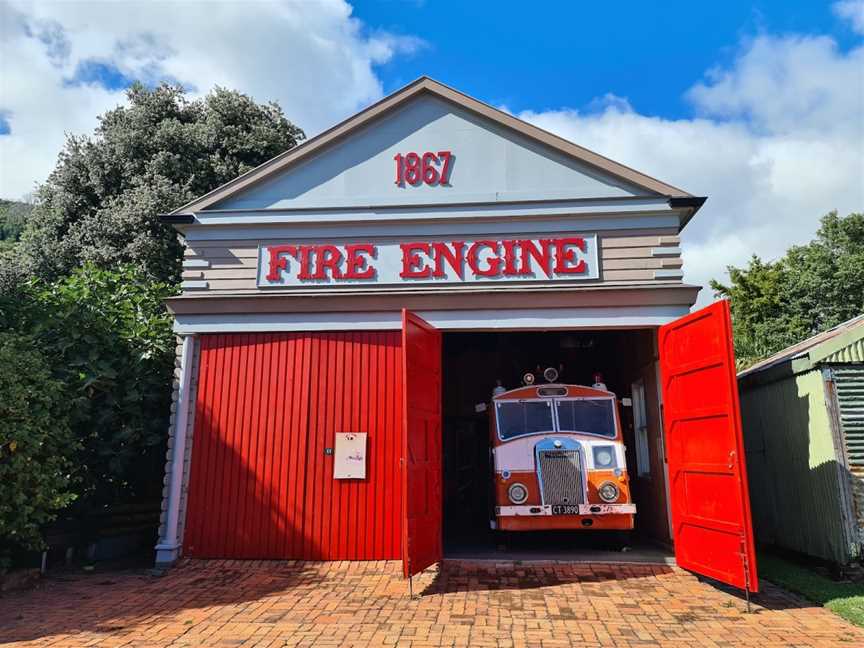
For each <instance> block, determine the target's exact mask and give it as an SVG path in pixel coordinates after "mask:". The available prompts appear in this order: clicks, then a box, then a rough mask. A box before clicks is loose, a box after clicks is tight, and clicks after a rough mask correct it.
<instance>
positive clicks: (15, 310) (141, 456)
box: [0, 265, 175, 506]
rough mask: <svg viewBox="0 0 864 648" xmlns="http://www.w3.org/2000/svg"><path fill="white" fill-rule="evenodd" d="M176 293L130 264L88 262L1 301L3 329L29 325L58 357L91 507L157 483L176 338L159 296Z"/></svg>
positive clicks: (78, 469)
mask: <svg viewBox="0 0 864 648" xmlns="http://www.w3.org/2000/svg"><path fill="white" fill-rule="evenodd" d="M173 292H174V288H173V287H171V286H169V285H167V284H164V283H157V282H153V281H152V280H150V279H149V278H147V277H144V276H142V273H141V272H140V271H139V270H137V269H136V268H134V267H132V266H121V267H120V268H119V269H118V270H103V269H99V268H96V267H95V266H93V265H87V266H85V267H83V268H80V269H78V270H76V271H74V272H73V273H72V274H71V275H70V276H68V277H65V278H62V279H60V280H57V281H55V282H45V281H41V280H33V281H30V282H29V283H27V284H25V285H24V286H22V287H21V288H20V289H19V291H18V292H17V294H15V295H14V296H12V297H9V296H7V298H5V299H0V326H2V327H3V328H8V329H13V330H27V331H29V332H30V334H31V335H32V337H33V338H34V339H35V340H36V341H37V342H38V344H39V346H40V348H42V349H44V351H45V353H46V355H47V356H48V357H49V358H50V359H51V368H52V370H51V373H52V374H53V376H52V379H53V380H56V381H58V384H59V385H60V386H61V387H62V391H63V395H64V396H63V398H64V400H65V401H66V402H67V403H68V405H69V407H70V408H71V412H70V417H69V425H70V427H71V429H72V431H73V433H74V437H75V438H76V439H77V440H78V442H79V447H78V449H77V451H76V453H75V454H74V463H75V476H76V480H77V482H78V487H77V492H78V494H79V495H80V496H81V498H82V499H83V500H84V501H85V503H86V504H87V505H88V506H97V505H101V504H105V503H108V502H111V501H115V500H117V499H119V498H129V497H134V496H136V495H138V494H140V493H141V492H142V490H145V489H147V488H148V486H149V487H151V488H152V485H153V484H154V483H155V484H157V485H158V484H159V478H158V474H152V473H149V474H148V473H147V472H146V469H147V468H150V469H153V468H154V467H156V468H157V469H158V468H161V466H160V464H159V462H158V461H156V462H154V461H153V459H154V458H159V457H160V456H164V455H163V448H164V439H165V430H166V429H167V425H168V416H169V405H170V396H171V393H170V383H171V375H172V371H173V366H174V344H175V342H174V337H173V334H172V332H171V318H170V316H169V315H168V313H167V312H166V311H165V308H164V306H163V304H162V300H163V299H164V298H165V297H168V296H170V295H171V294H173ZM16 379H20V380H22V381H23V380H27V379H26V378H24V377H18V378H16V377H15V376H11V377H10V378H9V380H11V381H15V380H16ZM67 454H68V453H67Z"/></svg>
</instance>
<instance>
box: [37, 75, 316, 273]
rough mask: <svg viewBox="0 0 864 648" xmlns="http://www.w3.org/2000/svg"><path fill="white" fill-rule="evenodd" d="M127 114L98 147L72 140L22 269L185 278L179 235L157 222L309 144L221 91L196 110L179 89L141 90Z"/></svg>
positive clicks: (197, 103)
mask: <svg viewBox="0 0 864 648" xmlns="http://www.w3.org/2000/svg"><path fill="white" fill-rule="evenodd" d="M127 97H128V105H125V106H119V107H117V108H115V109H114V110H110V111H108V112H107V113H105V114H104V115H102V116H101V117H100V125H99V127H98V128H97V129H96V132H95V133H94V135H93V136H92V137H76V136H69V137H68V138H67V141H66V145H65V147H64V149H63V150H62V151H61V153H60V156H59V159H58V162H57V165H56V167H55V169H54V171H53V172H52V173H51V175H50V176H49V178H48V180H47V181H46V182H45V184H44V185H42V187H41V188H40V189H39V190H38V191H37V193H36V206H35V208H34V210H33V213H32V214H31V215H30V217H29V219H28V227H27V229H26V231H25V233H24V236H23V240H22V243H23V253H24V258H23V260H24V262H25V264H26V267H27V268H28V270H29V271H30V272H31V273H32V274H34V275H36V276H39V277H42V278H55V277H58V276H62V275H65V274H68V273H69V272H70V271H71V270H72V269H73V268H76V267H78V266H80V265H82V264H83V263H86V262H91V263H93V264H95V265H97V266H99V267H103V268H110V267H114V266H116V265H117V264H118V263H133V264H136V265H138V266H139V267H140V268H141V269H142V270H143V271H144V273H145V274H146V275H148V276H151V277H153V278H155V279H157V280H159V281H168V282H174V281H176V280H177V279H178V278H179V273H180V256H181V248H180V244H179V242H178V240H177V236H176V232H174V231H173V230H172V229H171V228H170V227H167V226H164V225H162V224H161V223H159V222H158V219H157V215H158V214H159V213H164V212H168V211H171V210H173V209H176V208H177V207H179V206H181V205H183V204H184V203H186V202H188V201H190V200H192V199H194V198H196V197H198V196H200V195H203V194H205V193H207V192H208V191H210V190H212V189H214V188H216V187H218V186H219V185H221V184H223V183H225V182H228V181H229V180H232V179H234V178H235V177H237V176H238V175H240V174H241V173H244V172H246V171H248V170H250V169H252V168H254V167H256V166H258V165H259V164H261V163H263V162H265V161H266V160H269V159H270V158H272V157H273V156H275V155H277V154H279V153H281V152H283V151H285V150H287V149H290V148H292V147H294V146H296V145H297V143H298V142H300V141H302V140H303V139H304V137H305V136H304V134H303V131H301V130H300V129H299V128H297V127H296V126H294V125H293V124H291V123H290V122H289V121H288V120H287V119H286V118H285V116H284V115H283V114H282V110H281V109H280V108H279V106H278V105H277V104H275V103H270V104H258V103H256V102H254V101H253V100H252V99H251V98H250V97H248V96H246V95H243V94H240V93H238V92H235V91H230V90H226V89H223V88H218V87H217V88H216V89H214V90H213V91H212V92H211V93H210V94H208V95H207V96H206V97H204V98H203V99H196V100H190V99H188V98H187V97H186V94H185V91H184V90H183V88H182V87H180V86H173V85H161V86H159V87H157V88H155V89H148V88H145V87H144V86H142V85H140V84H135V85H133V86H132V87H130V88H129V90H128V92H127Z"/></svg>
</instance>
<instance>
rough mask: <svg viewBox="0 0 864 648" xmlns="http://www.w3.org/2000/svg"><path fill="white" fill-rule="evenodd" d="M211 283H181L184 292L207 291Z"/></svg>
mask: <svg viewBox="0 0 864 648" xmlns="http://www.w3.org/2000/svg"><path fill="white" fill-rule="evenodd" d="M209 287H210V283H209V282H207V281H181V282H180V288H182V289H183V290H207V288H209Z"/></svg>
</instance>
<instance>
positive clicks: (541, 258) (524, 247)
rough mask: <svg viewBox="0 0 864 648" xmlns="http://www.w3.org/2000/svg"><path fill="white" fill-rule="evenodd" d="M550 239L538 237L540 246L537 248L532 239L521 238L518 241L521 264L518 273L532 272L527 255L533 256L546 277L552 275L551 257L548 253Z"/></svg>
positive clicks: (526, 273) (527, 273)
mask: <svg viewBox="0 0 864 648" xmlns="http://www.w3.org/2000/svg"><path fill="white" fill-rule="evenodd" d="M551 242H552V241H550V240H549V239H540V246H541V247H540V248H538V247H537V246H536V245H535V244H534V241H532V240H530V239H521V240H520V241H519V249H520V251H521V259H522V266H521V267H520V268H519V274H520V275H529V274H532V272H533V270H532V269H531V261H530V260H529V257H533V258H534V260H535V261H536V262H537V263H538V264H540V267H541V268H543V272H545V273H546V276H547V277H552V257H551V256H550V255H549V244H550V243H551Z"/></svg>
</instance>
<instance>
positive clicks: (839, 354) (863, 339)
mask: <svg viewBox="0 0 864 648" xmlns="http://www.w3.org/2000/svg"><path fill="white" fill-rule="evenodd" d="M825 363H838V364H852V363H864V314H862V315H858V316H857V317H853V318H852V319H850V320H848V321H846V322H843V323H842V324H838V325H837V326H835V327H834V328H831V329H828V330H827V331H824V332H822V333H817V334H816V335H814V336H812V337H809V338H807V339H806V340H804V341H803V342H799V343H798V344H793V345H792V346H789V347H786V348H785V349H783V350H782V351H779V352H777V353H775V354H774V355H772V356H771V357H769V358H766V359H765V360H763V361H762V362H758V363H756V364H755V365H753V366H752V367H750V368H749V369H746V370H744V371H742V372H741V373H739V374H738V378H739V380H740V379H742V378H747V377H749V376H755V375H756V374H761V373H764V372H766V371H768V370H769V369H775V370H779V369H780V368H783V369H786V371H785V372H783V373H792V374H797V373H801V372H802V371H808V370H809V369H812V368H813V367H815V366H816V365H818V364H825Z"/></svg>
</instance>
